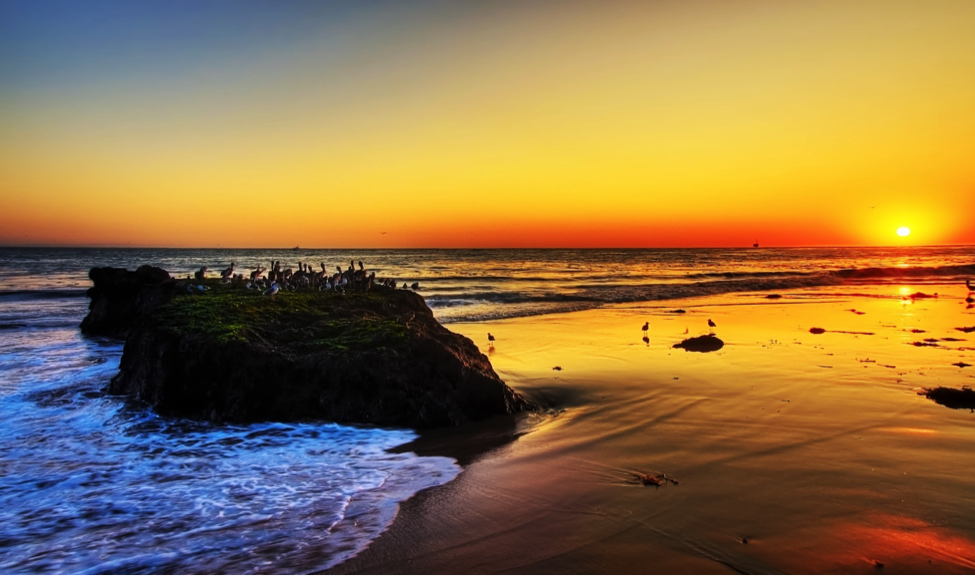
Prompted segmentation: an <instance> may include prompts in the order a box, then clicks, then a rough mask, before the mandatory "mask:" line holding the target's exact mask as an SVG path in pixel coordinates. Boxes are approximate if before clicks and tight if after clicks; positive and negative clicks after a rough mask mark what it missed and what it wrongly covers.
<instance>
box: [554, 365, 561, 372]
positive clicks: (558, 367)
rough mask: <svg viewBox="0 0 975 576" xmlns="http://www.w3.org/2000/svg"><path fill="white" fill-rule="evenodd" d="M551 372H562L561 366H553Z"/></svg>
mask: <svg viewBox="0 0 975 576" xmlns="http://www.w3.org/2000/svg"><path fill="white" fill-rule="evenodd" d="M552 370H555V371H556V372H561V371H562V367H561V366H553V367H552Z"/></svg>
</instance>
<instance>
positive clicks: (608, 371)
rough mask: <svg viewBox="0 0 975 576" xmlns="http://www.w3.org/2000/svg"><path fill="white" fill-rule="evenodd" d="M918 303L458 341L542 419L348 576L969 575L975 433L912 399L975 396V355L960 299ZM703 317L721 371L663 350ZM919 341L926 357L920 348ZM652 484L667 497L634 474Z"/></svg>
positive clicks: (721, 309) (700, 313) (670, 306)
mask: <svg viewBox="0 0 975 576" xmlns="http://www.w3.org/2000/svg"><path fill="white" fill-rule="evenodd" d="M902 289H903V291H902ZM916 291H917V290H916V286H907V285H905V286H900V287H893V286H891V287H880V288H870V289H857V294H856V295H853V294H852V293H850V294H846V295H844V294H841V293H839V292H837V291H836V290H832V289H831V290H824V289H821V290H804V291H795V292H788V293H784V294H783V296H784V297H783V298H781V299H778V300H768V299H765V298H764V296H765V295H764V294H753V295H739V296H732V297H728V296H725V297H722V298H712V299H695V300H687V301H677V302H672V303H667V304H666V305H665V306H661V305H659V304H655V305H626V306H619V307H616V308H613V309H603V310H598V311H587V312H579V313H573V314H565V315H551V316H544V317H539V318H533V319H520V320H511V321H497V322H489V323H482V324H458V325H454V326H452V329H454V330H457V331H460V332H461V333H464V334H466V335H468V336H469V337H471V338H472V339H474V340H475V341H476V342H478V343H480V344H481V345H482V350H483V351H484V352H486V353H487V354H489V356H490V357H491V361H492V363H493V364H494V366H495V368H496V369H497V371H498V372H499V374H500V375H501V376H502V378H503V379H505V380H506V381H507V382H509V383H510V384H512V385H513V386H514V387H516V388H517V389H519V390H521V391H523V392H526V393H528V394H529V395H531V396H532V397H535V398H538V399H541V400H543V401H548V402H549V403H550V404H551V405H552V406H554V407H556V410H555V411H554V412H553V413H552V414H551V415H549V416H546V417H541V418H539V421H538V423H537V427H536V429H535V430H534V431H533V432H532V433H530V434H528V435H526V436H524V437H522V438H521V439H519V440H518V441H517V442H515V443H513V444H511V445H510V446H508V447H505V448H502V449H500V450H498V451H497V452H495V453H494V454H493V456H492V457H490V458H488V459H486V460H484V461H481V462H478V463H475V464H474V465H473V466H471V467H470V468H469V469H468V470H466V471H465V472H464V473H462V474H461V476H460V477H459V478H458V479H457V480H456V481H454V482H453V483H451V484H449V485H447V486H444V487H441V488H438V489H435V490H433V491H432V492H431V493H430V494H429V497H427V498H425V499H424V498H423V497H421V498H420V502H419V503H416V504H413V505H412V506H411V505H407V514H406V518H404V520H403V522H401V523H400V526H406V528H405V529H398V528H399V526H397V525H394V527H393V530H392V531H391V532H390V533H388V534H386V535H384V536H383V537H381V538H380V540H379V541H378V543H375V544H374V547H375V548H376V552H377V553H376V554H375V555H370V553H369V552H372V551H371V550H370V551H367V553H366V554H365V555H364V556H363V557H362V558H360V559H359V560H358V563H356V562H353V564H351V565H350V566H349V567H348V569H366V570H378V571H384V570H393V571H399V569H398V568H396V567H394V566H393V565H392V564H387V563H384V562H387V561H388V559H389V557H390V556H389V549H394V550H397V549H399V547H400V546H401V544H402V541H408V540H410V539H413V540H414V542H413V544H412V545H413V546H415V547H416V549H415V551H413V552H412V553H411V555H412V556H413V557H414V560H413V563H412V564H411V565H410V568H409V570H410V571H415V572H425V571H429V570H435V569H436V570H444V569H445V567H446V569H447V570H448V571H459V572H471V571H473V572H528V573H533V572H543V573H546V572H547V573H552V572H595V573H605V572H614V573H615V572H621V573H633V572H636V573H648V572H649V573H654V572H666V573H685V572H691V573H693V572H800V573H809V572H812V573H816V572H839V573H847V572H849V573H875V572H876V571H878V570H880V569H881V568H880V565H881V564H882V565H883V568H882V569H883V571H884V572H890V573H912V572H935V573H943V572H972V571H975V517H973V516H972V515H971V510H972V509H973V505H975V484H973V483H972V481H971V478H972V473H973V472H975V469H973V464H972V459H971V446H972V443H973V442H975V414H972V413H971V412H970V411H969V410H952V409H949V408H946V407H944V406H940V405H938V404H935V403H934V402H932V401H930V400H928V399H927V398H925V397H923V396H918V394H917V392H918V391H919V390H920V389H921V388H923V387H935V386H942V385H943V386H953V387H956V388H960V387H961V386H963V385H971V384H975V372H971V370H973V369H975V368H970V367H962V368H960V367H958V366H955V365H953V364H955V363H956V362H962V361H967V363H970V364H975V360H973V359H975V353H973V350H975V336H973V335H972V334H966V333H964V332H961V331H958V330H956V328H958V327H966V326H973V325H975V314H973V313H972V311H971V310H970V309H966V304H965V302H964V301H963V298H964V296H965V293H964V291H963V287H962V291H960V290H959V287H958V286H957V285H954V286H935V287H930V291H931V292H939V293H940V297H939V298H936V299H934V298H932V299H915V300H914V301H911V300H910V299H907V300H905V299H903V297H902V295H903V294H913V293H915V292H916ZM926 291H927V290H926ZM678 307H679V308H683V309H685V310H686V313H684V314H676V313H673V310H674V309H676V308H678ZM708 319H712V320H713V321H714V322H715V323H716V324H717V328H716V333H717V335H718V336H719V337H720V338H721V339H723V340H724V342H725V346H724V347H723V348H722V349H721V350H720V351H718V352H713V353H694V352H685V351H683V350H680V349H673V348H672V345H673V344H675V343H677V342H680V341H681V340H683V339H684V338H687V337H688V336H696V335H699V334H707V332H708V326H707V320H708ZM645 321H649V322H650V331H649V336H648V340H649V341H648V342H644V341H642V340H641V337H642V333H641V331H640V327H641V325H642V324H643V323H644V322H645ZM813 327H822V328H824V329H826V330H828V331H827V332H826V333H823V334H819V335H816V334H812V333H810V332H809V329H810V328H813ZM920 330H923V331H924V332H917V331H920ZM488 331H490V332H491V333H492V334H494V335H495V336H496V338H497V339H496V341H495V342H494V346H493V348H492V347H490V346H488V342H487V341H486V332H488ZM685 331H686V332H687V333H686V334H685ZM923 338H933V339H938V342H936V344H938V346H925V347H917V346H914V344H913V343H914V342H917V341H923ZM952 339H957V340H952ZM555 366H559V367H561V368H562V370H561V371H556V370H553V367H555ZM651 473H655V474H667V475H668V476H669V477H672V478H676V479H677V480H679V482H680V484H679V485H674V484H670V483H668V484H665V485H664V486H661V487H659V488H657V487H654V486H644V485H643V484H642V482H640V481H639V480H638V479H637V477H636V476H635V474H651ZM411 511H412V512H411ZM411 514H412V516H411ZM406 529H408V530H409V531H410V533H408V534H407V533H406V532H405V530H406ZM386 543H389V548H384V546H385V545H386Z"/></svg>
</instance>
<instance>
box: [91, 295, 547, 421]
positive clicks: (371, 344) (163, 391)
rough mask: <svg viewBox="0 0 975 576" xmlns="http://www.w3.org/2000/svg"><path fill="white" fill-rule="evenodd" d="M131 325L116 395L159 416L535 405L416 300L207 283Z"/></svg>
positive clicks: (464, 412) (421, 414)
mask: <svg viewBox="0 0 975 576" xmlns="http://www.w3.org/2000/svg"><path fill="white" fill-rule="evenodd" d="M208 287H209V288H210V291H208V292H207V293H206V294H203V295H184V294H183V293H182V291H180V293H179V295H178V296H175V297H174V298H172V301H171V302H169V303H167V304H165V305H162V306H160V307H158V308H157V309H156V310H155V311H154V312H152V313H151V314H150V315H149V316H148V317H147V318H145V319H144V320H143V321H141V322H138V323H137V324H136V325H134V326H132V327H131V329H130V331H129V333H128V337H127V339H126V343H125V348H124V351H123V356H122V361H121V365H120V369H119V373H118V375H117V376H116V377H115V378H114V379H113V380H112V382H111V384H110V387H109V391H110V392H111V393H114V394H125V395H128V396H129V397H130V398H132V399H133V400H136V401H141V402H146V403H148V404H149V405H151V406H153V407H154V408H155V409H156V410H157V411H158V412H160V413H163V414H169V415H178V416H183V417H189V418H196V419H203V420H210V421H228V422H248V421H261V420H274V421H296V420H305V419H325V420H331V421H335V422H346V423H360V424H373V425H383V426H405V427H411V428H432V427H440V426H452V425H459V424H462V423H465V422H467V421H471V420H478V419H481V418H485V417H488V416H491V415H496V414H509V413H512V412H516V411H522V410H528V409H532V408H533V407H534V406H533V404H532V403H530V402H529V401H526V400H525V399H524V398H522V397H521V396H520V395H519V394H517V393H516V392H514V391H513V390H512V389H511V388H509V387H508V386H507V385H505V383H504V382H502V381H501V380H500V379H499V378H498V376H497V374H496V373H495V372H494V369H493V368H492V367H491V364H490V362H489V361H488V359H487V357H486V356H484V355H483V354H481V352H480V351H479V350H478V348H477V346H475V345H474V343H473V342H472V341H471V340H470V339H468V338H466V337H464V336H461V335H459V334H454V333H452V332H450V331H449V330H447V329H446V328H444V327H443V326H442V325H441V324H440V323H439V322H437V320H436V319H435V318H434V317H433V313H432V312H431V311H430V309H429V308H428V307H427V305H426V303H425V302H424V301H423V298H422V297H420V296H419V295H417V294H415V293H413V292H409V291H404V290H393V289H386V288H375V289H373V290H370V291H368V292H358V293H349V294H337V293H335V292H318V291H309V292H296V293H288V292H281V293H278V294H277V295H276V296H275V297H274V298H271V297H264V296H260V295H259V294H257V293H256V292H254V291H248V290H245V289H231V288H228V287H225V286H221V285H220V284H219V283H218V282H211V283H209V284H208Z"/></svg>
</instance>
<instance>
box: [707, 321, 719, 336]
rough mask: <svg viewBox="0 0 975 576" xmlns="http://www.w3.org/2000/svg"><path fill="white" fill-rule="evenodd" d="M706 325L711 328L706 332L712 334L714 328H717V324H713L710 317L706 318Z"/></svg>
mask: <svg viewBox="0 0 975 576" xmlns="http://www.w3.org/2000/svg"><path fill="white" fill-rule="evenodd" d="M708 327H709V328H711V330H710V331H709V332H708V333H709V334H714V329H715V328H717V327H718V325H717V324H715V323H714V322H713V321H712V320H711V319H710V318H708Z"/></svg>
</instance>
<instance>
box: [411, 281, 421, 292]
mask: <svg viewBox="0 0 975 576" xmlns="http://www.w3.org/2000/svg"><path fill="white" fill-rule="evenodd" d="M410 288H412V289H413V291H414V292H416V291H417V290H419V289H420V283H419V282H414V283H412V284H410Z"/></svg>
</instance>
